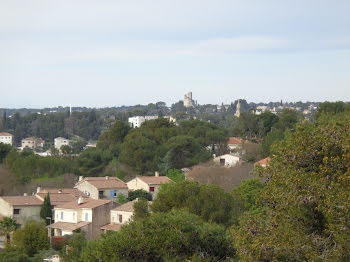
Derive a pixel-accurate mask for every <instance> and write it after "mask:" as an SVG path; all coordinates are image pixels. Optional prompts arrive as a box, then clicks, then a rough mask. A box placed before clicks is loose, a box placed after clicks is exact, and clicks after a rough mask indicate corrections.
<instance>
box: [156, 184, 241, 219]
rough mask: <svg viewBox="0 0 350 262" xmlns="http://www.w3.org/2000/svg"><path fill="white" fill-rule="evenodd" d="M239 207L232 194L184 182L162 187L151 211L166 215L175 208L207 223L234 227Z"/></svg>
mask: <svg viewBox="0 0 350 262" xmlns="http://www.w3.org/2000/svg"><path fill="white" fill-rule="evenodd" d="M237 204H238V202H236V200H235V199H234V198H233V196H232V195H231V194H229V193H227V192H224V190H223V189H222V188H220V187H218V186H214V185H199V184H198V183H197V182H188V181H184V182H180V183H173V184H165V185H162V186H161V187H160V189H159V192H158V195H157V198H156V199H155V200H154V201H153V203H152V206H151V209H152V211H153V212H162V213H165V212H169V211H170V210H172V209H173V208H187V209H188V211H189V212H190V213H193V214H196V215H198V216H199V217H201V218H202V219H204V220H205V221H208V222H215V223H219V224H224V225H231V224H233V223H236V222H237V219H238V216H239V215H240V207H239V205H237Z"/></svg>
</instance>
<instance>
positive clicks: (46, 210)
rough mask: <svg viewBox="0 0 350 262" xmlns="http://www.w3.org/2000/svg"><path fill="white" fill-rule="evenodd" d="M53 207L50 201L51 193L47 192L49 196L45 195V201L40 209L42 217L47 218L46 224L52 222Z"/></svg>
mask: <svg viewBox="0 0 350 262" xmlns="http://www.w3.org/2000/svg"><path fill="white" fill-rule="evenodd" d="M52 209H53V206H52V205H51V201H50V193H47V196H46V197H45V199H44V203H43V205H42V206H41V210H40V217H41V218H42V219H44V220H45V222H46V225H49V223H50V222H52ZM47 217H50V218H51V221H50V219H47Z"/></svg>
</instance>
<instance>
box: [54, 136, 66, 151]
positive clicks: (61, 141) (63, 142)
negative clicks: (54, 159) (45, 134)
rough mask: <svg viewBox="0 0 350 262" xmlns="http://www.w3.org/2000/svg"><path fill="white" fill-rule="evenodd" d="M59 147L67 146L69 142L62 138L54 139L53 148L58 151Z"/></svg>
mask: <svg viewBox="0 0 350 262" xmlns="http://www.w3.org/2000/svg"><path fill="white" fill-rule="evenodd" d="M61 146H69V140H68V139H67V138H64V137H56V138H55V148H56V149H58V150H60V149H61Z"/></svg>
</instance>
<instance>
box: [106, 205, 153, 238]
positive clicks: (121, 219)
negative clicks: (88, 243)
mask: <svg viewBox="0 0 350 262" xmlns="http://www.w3.org/2000/svg"><path fill="white" fill-rule="evenodd" d="M136 201H137V199H136V200H134V201H130V202H127V203H125V204H123V205H120V206H118V207H116V208H114V209H112V210H111V218H110V219H111V220H110V222H111V223H110V224H108V225H105V226H103V227H101V229H102V230H103V231H109V230H110V231H118V230H120V228H121V226H122V225H124V224H126V223H128V222H130V221H132V219H133V216H134V204H135V202H136ZM151 203H152V201H148V204H149V205H150V204H151Z"/></svg>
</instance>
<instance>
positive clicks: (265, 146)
mask: <svg viewBox="0 0 350 262" xmlns="http://www.w3.org/2000/svg"><path fill="white" fill-rule="evenodd" d="M283 138H284V131H282V130H278V129H276V130H273V131H271V132H270V133H268V134H267V135H266V136H265V137H264V140H263V142H262V144H261V146H262V154H263V157H267V156H269V155H270V153H271V152H270V151H271V146H272V145H273V144H274V143H277V142H278V141H281V140H283Z"/></svg>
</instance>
